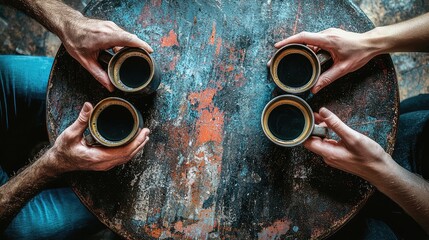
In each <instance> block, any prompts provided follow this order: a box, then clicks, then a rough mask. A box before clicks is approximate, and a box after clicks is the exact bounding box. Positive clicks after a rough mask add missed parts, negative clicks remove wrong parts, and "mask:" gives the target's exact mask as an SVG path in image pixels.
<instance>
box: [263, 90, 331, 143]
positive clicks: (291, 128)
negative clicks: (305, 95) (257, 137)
mask: <svg viewBox="0 0 429 240" xmlns="http://www.w3.org/2000/svg"><path fill="white" fill-rule="evenodd" d="M261 125H262V129H263V131H264V133H265V135H266V136H267V137H268V139H270V140H271V141H272V142H273V143H275V144H277V145H279V146H283V147H294V146H297V145H300V144H302V143H303V142H304V141H305V140H307V139H308V138H309V137H310V136H312V135H313V136H320V137H326V136H327V134H328V130H327V128H325V127H321V126H319V125H315V122H314V116H313V110H312V109H311V107H310V106H309V105H308V103H306V102H305V101H304V100H303V99H302V98H300V97H297V96H294V95H288V94H285V95H280V96H278V97H276V98H274V99H272V100H271V101H270V102H268V103H267V105H266V106H265V108H264V110H263V111H262V116H261Z"/></svg>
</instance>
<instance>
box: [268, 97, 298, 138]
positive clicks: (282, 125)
mask: <svg viewBox="0 0 429 240" xmlns="http://www.w3.org/2000/svg"><path fill="white" fill-rule="evenodd" d="M304 126H305V118H304V114H303V113H302V112H301V110H299V108H297V107H295V106H292V105H288V104H283V105H280V106H277V107H276V108H274V109H273V110H272V111H271V113H270V116H268V128H269V129H270V131H271V133H272V134H273V135H274V136H275V137H277V138H279V139H281V140H285V141H290V140H293V139H296V138H297V137H299V135H301V133H302V132H303V131H304Z"/></svg>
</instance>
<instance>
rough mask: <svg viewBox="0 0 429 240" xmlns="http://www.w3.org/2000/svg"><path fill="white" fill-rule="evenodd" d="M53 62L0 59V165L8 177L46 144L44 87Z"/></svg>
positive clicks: (43, 59) (28, 59) (8, 57)
mask: <svg viewBox="0 0 429 240" xmlns="http://www.w3.org/2000/svg"><path fill="white" fill-rule="evenodd" d="M52 62H53V59H52V58H47V57H29V56H0V136H1V141H2V143H1V144H0V149H1V151H0V165H1V166H2V168H3V170H5V171H6V172H8V173H9V174H10V173H12V172H15V171H17V170H18V169H19V168H21V167H22V166H24V165H26V163H27V162H28V159H29V158H31V156H30V154H31V150H32V149H33V148H34V146H36V145H37V144H38V143H40V142H47V141H48V136H47V131H46V124H45V119H46V117H45V102H46V100H45V98H46V86H47V82H48V78H49V72H50V69H51V66H52Z"/></svg>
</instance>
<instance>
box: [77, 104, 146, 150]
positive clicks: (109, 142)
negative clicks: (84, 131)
mask: <svg viewBox="0 0 429 240" xmlns="http://www.w3.org/2000/svg"><path fill="white" fill-rule="evenodd" d="M141 128H143V118H142V115H141V113H140V112H139V111H138V110H137V109H136V108H135V107H134V106H133V105H132V104H131V103H129V102H128V101H126V100H124V99H122V98H117V97H109V98H105V99H103V100H101V101H100V102H99V103H97V105H95V107H94V110H93V111H92V113H91V116H90V117H89V122H88V129H89V132H90V134H89V135H87V136H85V141H86V143H87V144H88V145H103V146H106V147H117V146H121V145H125V144H127V143H129V142H130V141H132V140H133V139H134V138H135V137H136V136H137V134H138V132H139V129H141Z"/></svg>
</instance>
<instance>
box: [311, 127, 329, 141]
mask: <svg viewBox="0 0 429 240" xmlns="http://www.w3.org/2000/svg"><path fill="white" fill-rule="evenodd" d="M311 135H312V136H317V137H321V138H326V137H328V128H327V127H322V126H319V125H317V124H315V125H314V128H313V132H311Z"/></svg>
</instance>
